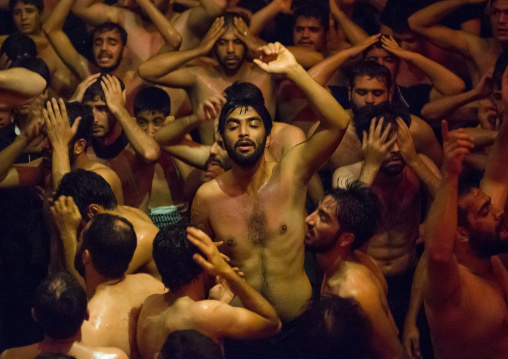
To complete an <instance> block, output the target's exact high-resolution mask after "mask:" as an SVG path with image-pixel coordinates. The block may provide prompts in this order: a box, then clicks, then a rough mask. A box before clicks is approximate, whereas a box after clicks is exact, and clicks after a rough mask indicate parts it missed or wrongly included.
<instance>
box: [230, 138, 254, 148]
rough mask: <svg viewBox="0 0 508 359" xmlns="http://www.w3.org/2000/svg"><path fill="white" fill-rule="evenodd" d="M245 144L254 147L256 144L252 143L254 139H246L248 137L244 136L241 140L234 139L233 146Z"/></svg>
mask: <svg viewBox="0 0 508 359" xmlns="http://www.w3.org/2000/svg"><path fill="white" fill-rule="evenodd" d="M245 144H248V145H250V146H252V147H256V144H255V143H254V141H252V140H250V139H248V138H245V139H243V140H238V141H236V143H235V148H236V147H238V146H242V145H245Z"/></svg>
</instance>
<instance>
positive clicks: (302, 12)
mask: <svg viewBox="0 0 508 359" xmlns="http://www.w3.org/2000/svg"><path fill="white" fill-rule="evenodd" d="M300 16H301V17H306V18H314V19H317V20H318V21H319V24H320V25H321V26H322V27H323V28H324V29H325V32H327V31H328V28H329V27H330V11H329V10H328V9H327V8H325V7H324V6H319V5H304V6H298V7H296V9H295V10H294V13H293V18H294V20H295V22H296V19H298V17H300Z"/></svg>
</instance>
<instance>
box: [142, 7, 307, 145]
mask: <svg viewBox="0 0 508 359" xmlns="http://www.w3.org/2000/svg"><path fill="white" fill-rule="evenodd" d="M235 19H236V20H235ZM244 25H245V24H244ZM239 26H241V25H240V24H239V18H235V14H232V13H226V14H225V16H224V17H219V18H217V19H216V20H215V22H214V23H213V25H212V26H211V27H210V30H209V31H208V33H207V34H206V36H205V37H204V38H203V40H202V41H201V43H200V44H199V46H197V47H195V48H193V49H189V50H185V51H174V52H169V53H165V54H160V55H157V56H154V57H152V58H151V59H149V60H148V61H146V62H144V63H143V64H141V65H140V66H139V68H138V72H139V74H140V76H141V77H142V78H144V79H146V80H148V81H152V82H155V83H158V84H161V85H164V86H170V87H177V88H184V89H185V90H186V91H187V92H188V94H189V98H190V100H191V103H192V108H193V112H194V113H197V112H198V108H199V105H200V104H202V103H203V102H204V101H206V100H208V99H209V98H211V97H215V96H217V95H221V94H222V93H223V92H224V90H225V89H226V88H227V87H228V86H230V85H231V84H233V83H234V82H237V81H249V82H252V83H253V84H255V85H256V86H257V87H259V88H260V89H261V91H262V92H263V95H264V97H265V99H266V102H267V106H266V107H267V108H268V110H269V111H270V114H271V115H272V118H273V117H274V115H275V95H274V90H275V83H274V80H273V78H272V76H269V75H268V74H267V73H266V72H264V71H262V70H260V69H259V68H258V67H257V66H256V65H254V64H253V63H252V62H250V61H247V60H246V55H247V46H246V44H245V43H244V42H243V41H242V37H241V36H243V34H240V32H239V31H238V28H239ZM245 31H247V29H245ZM212 49H213V52H214V55H215V58H216V60H217V61H218V66H212V65H208V66H190V67H181V66H182V65H184V64H185V63H186V62H188V61H190V60H193V59H195V58H198V57H200V56H205V55H207V54H208V53H209V52H210V51H211V50H212ZM286 126H287V125H286ZM200 134H201V142H202V143H203V144H206V145H211V144H212V143H213V126H212V124H211V123H206V124H203V125H202V126H200ZM287 137H288V138H291V136H290V135H289V136H287ZM297 143H298V142H297ZM293 145H294V144H293ZM291 147H292V146H291Z"/></svg>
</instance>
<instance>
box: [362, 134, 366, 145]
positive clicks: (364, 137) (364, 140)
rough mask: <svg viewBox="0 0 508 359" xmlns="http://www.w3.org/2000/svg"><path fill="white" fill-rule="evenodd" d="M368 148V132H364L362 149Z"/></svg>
mask: <svg viewBox="0 0 508 359" xmlns="http://www.w3.org/2000/svg"><path fill="white" fill-rule="evenodd" d="M365 146H367V131H363V139H362V147H365Z"/></svg>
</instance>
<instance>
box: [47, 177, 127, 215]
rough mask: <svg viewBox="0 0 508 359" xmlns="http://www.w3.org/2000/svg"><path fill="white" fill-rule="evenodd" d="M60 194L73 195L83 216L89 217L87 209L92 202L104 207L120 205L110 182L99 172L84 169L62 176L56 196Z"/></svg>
mask: <svg viewBox="0 0 508 359" xmlns="http://www.w3.org/2000/svg"><path fill="white" fill-rule="evenodd" d="M60 196H70V197H72V198H73V199H74V203H76V206H77V207H78V209H79V213H81V216H82V217H83V218H87V209H88V207H89V206H90V205H91V204H98V205H99V206H102V208H104V209H115V208H116V207H117V206H118V203H117V202H116V198H115V194H114V193H113V190H112V189H111V186H110V185H109V183H108V182H107V181H106V180H105V179H104V178H102V177H101V176H99V175H98V174H97V173H95V172H92V171H87V170H84V169H75V170H72V171H70V172H68V173H66V174H65V175H64V176H63V177H62V179H61V181H60V184H59V185H58V188H57V189H56V193H55V198H56V199H58V197H60Z"/></svg>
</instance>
